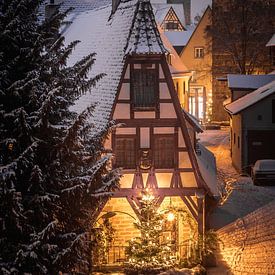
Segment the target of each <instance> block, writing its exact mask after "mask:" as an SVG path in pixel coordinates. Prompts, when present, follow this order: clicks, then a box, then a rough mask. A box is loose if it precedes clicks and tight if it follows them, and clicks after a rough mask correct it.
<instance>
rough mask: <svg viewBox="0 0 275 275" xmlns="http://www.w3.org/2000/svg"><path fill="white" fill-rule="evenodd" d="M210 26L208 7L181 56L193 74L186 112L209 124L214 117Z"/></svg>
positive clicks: (209, 9)
mask: <svg viewBox="0 0 275 275" xmlns="http://www.w3.org/2000/svg"><path fill="white" fill-rule="evenodd" d="M210 24H211V8H210V7H208V8H207V9H206V10H205V12H204V14H203V16H202V18H201V20H200V22H199V23H198V25H197V26H196V29H195V30H194V32H193V34H192V35H191V37H190V39H189V41H188V42H187V44H186V45H185V47H184V49H183V51H182V53H181V55H180V57H181V60H182V62H183V63H184V64H185V65H186V67H187V68H188V70H190V71H192V72H193V76H192V79H191V81H190V83H189V94H188V104H187V106H186V107H187V109H186V110H187V111H189V112H190V113H191V114H192V115H194V116H195V117H197V118H198V119H199V120H200V121H201V122H203V123H207V122H209V121H210V120H211V115H212V74H211V69H212V54H211V51H209V43H210V42H209V41H208V40H207V38H206V37H205V29H206V27H207V26H208V25H210Z"/></svg>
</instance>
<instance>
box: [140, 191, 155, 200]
mask: <svg viewBox="0 0 275 275" xmlns="http://www.w3.org/2000/svg"><path fill="white" fill-rule="evenodd" d="M154 198H155V197H154V195H153V194H151V193H150V192H149V190H148V188H147V189H146V193H144V194H143V195H142V200H143V201H152V200H153V199H154Z"/></svg>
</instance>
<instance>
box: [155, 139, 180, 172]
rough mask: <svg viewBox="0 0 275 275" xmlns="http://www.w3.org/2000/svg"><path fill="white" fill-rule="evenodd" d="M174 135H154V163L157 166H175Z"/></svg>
mask: <svg viewBox="0 0 275 275" xmlns="http://www.w3.org/2000/svg"><path fill="white" fill-rule="evenodd" d="M174 142H175V140H174V136H173V135H165V136H164V135H162V136H160V135H155V136H154V164H155V168H174V152H175V147H174V144H175V143H174Z"/></svg>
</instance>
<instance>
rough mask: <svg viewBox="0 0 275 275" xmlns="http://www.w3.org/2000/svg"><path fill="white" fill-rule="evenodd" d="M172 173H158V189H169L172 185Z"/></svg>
mask: <svg viewBox="0 0 275 275" xmlns="http://www.w3.org/2000/svg"><path fill="white" fill-rule="evenodd" d="M172 176H173V174H172V173H156V178H157V182H158V187H162V188H168V187H170V185H171V180H172Z"/></svg>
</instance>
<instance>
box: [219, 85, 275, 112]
mask: <svg viewBox="0 0 275 275" xmlns="http://www.w3.org/2000/svg"><path fill="white" fill-rule="evenodd" d="M274 93H275V80H274V81H272V82H270V83H268V84H267V85H265V86H263V87H261V88H259V89H257V90H256V91H254V92H251V93H249V94H247V95H245V96H243V97H241V98H239V99H237V100H235V101H233V102H232V103H230V104H227V105H226V106H225V107H224V108H225V110H226V111H227V112H228V113H229V114H231V115H236V114H238V113H240V112H241V111H243V110H245V109H247V108H248V107H250V106H252V105H254V104H256V103H257V102H259V101H261V100H263V99H264V98H266V97H268V96H270V95H272V94H274Z"/></svg>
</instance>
